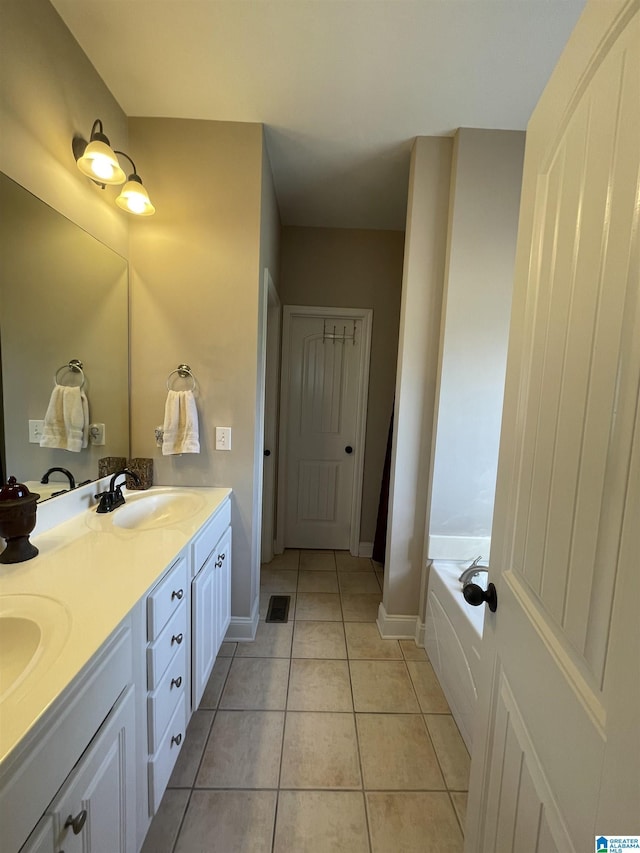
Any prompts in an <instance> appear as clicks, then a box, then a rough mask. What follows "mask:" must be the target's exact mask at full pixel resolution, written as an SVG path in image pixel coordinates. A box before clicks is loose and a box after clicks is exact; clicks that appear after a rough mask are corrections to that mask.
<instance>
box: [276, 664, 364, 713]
mask: <svg viewBox="0 0 640 853" xmlns="http://www.w3.org/2000/svg"><path fill="white" fill-rule="evenodd" d="M287 710H289V711H353V701H352V699H351V682H350V680H349V666H348V664H347V662H346V660H303V659H299V660H295V659H294V660H292V661H291V675H290V677H289V695H288V698H287Z"/></svg>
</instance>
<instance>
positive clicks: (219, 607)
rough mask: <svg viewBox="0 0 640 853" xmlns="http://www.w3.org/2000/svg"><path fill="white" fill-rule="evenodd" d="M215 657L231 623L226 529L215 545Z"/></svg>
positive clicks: (229, 536)
mask: <svg viewBox="0 0 640 853" xmlns="http://www.w3.org/2000/svg"><path fill="white" fill-rule="evenodd" d="M214 556H215V558H216V562H215V571H216V581H215V587H216V613H217V619H216V623H217V624H216V628H217V630H216V649H215V653H216V655H217V654H218V652H219V651H220V646H221V645H222V642H223V641H224V637H225V634H226V633H227V628H228V627H229V622H230V621H231V528H230V527H228V528H227V529H226V531H225V534H224V536H223V537H222V539H221V540H220V541H219V542H218V544H217V545H216V548H215V551H214Z"/></svg>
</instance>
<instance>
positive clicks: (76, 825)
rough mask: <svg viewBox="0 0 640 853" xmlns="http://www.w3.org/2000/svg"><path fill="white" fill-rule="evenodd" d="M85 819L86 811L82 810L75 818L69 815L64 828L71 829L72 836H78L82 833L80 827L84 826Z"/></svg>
mask: <svg viewBox="0 0 640 853" xmlns="http://www.w3.org/2000/svg"><path fill="white" fill-rule="evenodd" d="M86 819H87V810H86V809H82V811H81V812H79V813H78V814H77V815H76V816H75V817H74V816H73V815H71V814H70V815H69V817H68V818H67V819H66V821H65V824H64V828H65V829H68V828H69V827H71V829H72V830H73V834H74V835H80V833H81V832H82V827H83V826H84V824H85V821H86Z"/></svg>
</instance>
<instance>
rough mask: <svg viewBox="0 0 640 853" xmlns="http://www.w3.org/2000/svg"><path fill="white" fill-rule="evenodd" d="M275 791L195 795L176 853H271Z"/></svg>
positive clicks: (223, 792) (222, 792) (203, 793)
mask: <svg viewBox="0 0 640 853" xmlns="http://www.w3.org/2000/svg"><path fill="white" fill-rule="evenodd" d="M276 799H277V793H276V791H194V792H193V795H192V797H191V801H190V803H189V808H188V809H187V814H186V816H185V820H184V825H183V827H182V831H181V832H180V838H179V840H178V845H177V847H176V853H200V851H206V853H248V852H249V851H250V853H271V839H272V837H273V825H274V821H275V815H276Z"/></svg>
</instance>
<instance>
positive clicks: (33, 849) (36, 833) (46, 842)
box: [20, 815, 56, 853]
mask: <svg viewBox="0 0 640 853" xmlns="http://www.w3.org/2000/svg"><path fill="white" fill-rule="evenodd" d="M55 851H56V839H55V833H54V828H53V818H52V817H51V815H46V816H45V817H43V818H42V820H41V821H40V823H39V824H38V825H37V826H36V828H35V829H34V830H33V832H32V833H31V835H30V836H29V838H28V839H27V841H26V844H25V845H24V847H21V848H20V853H55Z"/></svg>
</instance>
